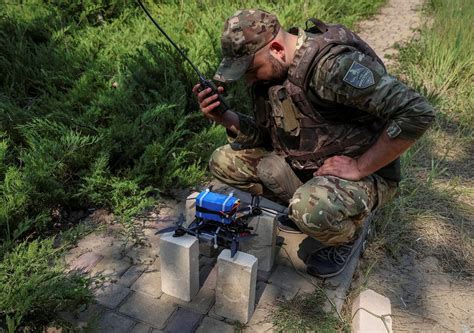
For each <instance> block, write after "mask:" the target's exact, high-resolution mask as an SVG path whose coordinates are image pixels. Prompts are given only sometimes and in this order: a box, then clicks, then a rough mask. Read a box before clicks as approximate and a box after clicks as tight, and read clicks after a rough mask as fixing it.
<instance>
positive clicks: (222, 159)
mask: <svg viewBox="0 0 474 333" xmlns="http://www.w3.org/2000/svg"><path fill="white" fill-rule="evenodd" d="M228 165H230V159H229V156H228V154H226V153H225V146H222V147H219V148H217V149H216V150H214V152H213V153H212V154H211V158H210V159H209V170H210V171H211V173H212V174H213V175H214V176H222V175H223V174H225V171H226V168H227V166H228Z"/></svg>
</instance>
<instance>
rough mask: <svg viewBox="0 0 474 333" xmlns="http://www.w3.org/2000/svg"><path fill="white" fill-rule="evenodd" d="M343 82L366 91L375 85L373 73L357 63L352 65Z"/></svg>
mask: <svg viewBox="0 0 474 333" xmlns="http://www.w3.org/2000/svg"><path fill="white" fill-rule="evenodd" d="M342 80H343V81H344V82H347V83H349V84H350V85H351V86H353V87H354V88H358V89H365V88H368V87H370V86H373V85H374V84H375V80H374V74H373V73H372V71H371V70H370V69H368V68H367V67H365V66H364V65H361V64H359V63H358V62H356V61H354V62H353V63H352V65H351V67H350V68H349V70H348V71H347V73H346V75H345V76H344V78H343V79H342Z"/></svg>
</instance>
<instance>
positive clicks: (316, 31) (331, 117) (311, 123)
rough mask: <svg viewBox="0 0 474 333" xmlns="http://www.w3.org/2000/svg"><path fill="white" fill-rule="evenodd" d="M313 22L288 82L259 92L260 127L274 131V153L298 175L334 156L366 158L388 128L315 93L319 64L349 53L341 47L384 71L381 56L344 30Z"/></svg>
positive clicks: (257, 104) (256, 108)
mask: <svg viewBox="0 0 474 333" xmlns="http://www.w3.org/2000/svg"><path fill="white" fill-rule="evenodd" d="M309 21H310V22H312V23H313V24H314V25H315V27H313V28H312V29H306V30H305V31H306V32H307V33H308V38H307V40H306V41H305V42H304V44H303V45H301V47H300V48H299V49H298V50H297V51H296V53H295V56H294V60H293V64H292V66H291V67H290V69H289V71H288V77H287V79H286V80H285V81H284V82H283V83H282V84H281V85H272V86H270V87H263V88H262V87H260V88H258V87H256V89H255V90H254V98H255V106H256V107H255V120H256V122H257V123H258V124H259V125H260V126H264V127H267V128H268V129H269V130H270V134H271V140H272V146H273V149H274V150H275V151H276V152H277V153H279V154H280V155H284V156H286V159H287V161H288V162H289V163H290V165H291V166H292V167H293V168H295V169H298V170H314V169H318V168H319V167H320V166H321V165H322V164H323V162H324V160H325V159H327V158H328V157H331V156H334V155H347V156H351V157H358V156H360V155H361V154H362V153H364V152H365V151H366V150H367V149H368V148H369V147H370V146H372V145H373V144H374V142H375V141H376V140H377V138H378V136H379V135H380V133H381V131H382V129H383V128H384V126H385V121H382V120H379V119H377V118H375V117H374V116H371V115H369V114H367V113H365V112H361V111H360V110H357V109H353V108H350V107H347V106H344V105H340V104H336V103H332V102H329V101H323V100H321V99H319V98H318V97H317V96H316V95H315V94H312V93H311V92H310V91H309V90H310V89H308V88H309V80H310V78H311V74H312V72H313V70H314V68H315V67H316V65H317V64H318V62H319V61H320V60H321V59H322V58H323V57H325V56H326V55H337V52H342V51H344V50H345V51H347V47H345V48H344V47H338V46H348V47H351V48H352V49H355V50H358V51H360V52H362V53H364V54H367V55H369V56H370V57H372V58H373V59H375V60H376V61H378V62H379V63H380V64H381V65H382V66H383V62H382V61H381V60H380V59H379V58H378V57H377V55H376V54H375V52H374V51H373V50H372V49H371V48H370V47H369V46H368V45H367V44H366V43H365V42H364V41H363V40H362V39H360V37H359V36H357V35H356V34H355V33H353V32H351V31H350V30H348V29H347V28H345V27H344V26H342V25H326V24H324V23H322V22H321V21H319V20H316V19H310V20H309ZM307 23H308V22H307ZM290 32H292V31H291V30H290Z"/></svg>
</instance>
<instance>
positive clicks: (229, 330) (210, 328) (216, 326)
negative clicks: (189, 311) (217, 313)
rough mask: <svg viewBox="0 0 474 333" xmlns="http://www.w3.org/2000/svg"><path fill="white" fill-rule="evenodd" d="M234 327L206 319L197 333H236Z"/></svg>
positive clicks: (212, 319)
mask: <svg viewBox="0 0 474 333" xmlns="http://www.w3.org/2000/svg"><path fill="white" fill-rule="evenodd" d="M234 331H235V330H234V326H232V325H229V324H227V323H226V322H223V321H220V320H217V319H214V318H210V317H205V318H204V319H203V321H202V323H201V325H199V327H198V329H197V330H196V333H210V332H219V333H234Z"/></svg>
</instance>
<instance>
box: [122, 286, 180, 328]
mask: <svg viewBox="0 0 474 333" xmlns="http://www.w3.org/2000/svg"><path fill="white" fill-rule="evenodd" d="M175 310H176V305H175V304H173V303H170V302H166V301H165V300H161V299H156V298H154V297H151V296H149V295H147V294H143V293H141V292H134V293H133V294H132V295H130V297H128V298H127V299H126V301H125V303H124V304H123V305H122V306H121V307H120V309H119V311H120V312H121V313H123V314H126V315H128V316H130V317H132V318H136V319H138V320H140V321H143V322H145V323H147V324H150V325H151V326H153V327H156V328H158V329H163V328H165V325H166V322H167V320H168V319H169V318H170V317H171V315H172V314H173V312H174V311H175Z"/></svg>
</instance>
